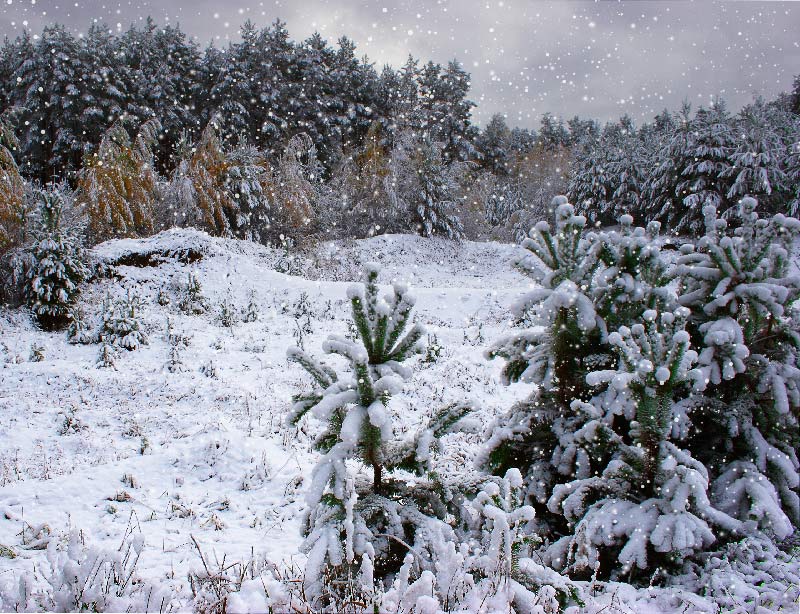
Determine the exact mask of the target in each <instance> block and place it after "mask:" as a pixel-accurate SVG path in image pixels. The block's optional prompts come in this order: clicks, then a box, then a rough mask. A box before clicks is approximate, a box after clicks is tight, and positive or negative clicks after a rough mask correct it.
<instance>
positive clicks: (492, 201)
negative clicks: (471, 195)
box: [484, 175, 525, 226]
mask: <svg viewBox="0 0 800 614" xmlns="http://www.w3.org/2000/svg"><path fill="white" fill-rule="evenodd" d="M487 180H488V182H489V185H488V186H487V188H488V194H487V195H486V200H485V203H484V219H485V220H486V222H487V223H489V224H490V225H492V226H502V225H504V224H506V223H507V222H508V220H509V219H510V218H511V216H512V215H514V213H515V212H517V211H519V210H520V209H522V208H523V207H524V206H525V204H524V202H523V200H522V195H521V194H520V191H519V187H518V186H517V185H515V183H516V182H514V181H513V180H509V179H507V178H497V177H493V176H492V175H489V177H488V178H487Z"/></svg>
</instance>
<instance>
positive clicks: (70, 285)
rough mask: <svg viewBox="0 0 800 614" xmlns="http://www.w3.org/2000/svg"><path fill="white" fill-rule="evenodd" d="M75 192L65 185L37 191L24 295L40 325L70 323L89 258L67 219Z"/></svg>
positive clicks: (51, 326) (53, 327)
mask: <svg viewBox="0 0 800 614" xmlns="http://www.w3.org/2000/svg"><path fill="white" fill-rule="evenodd" d="M71 198H72V195H71V194H70V193H69V192H68V188H66V186H63V185H62V186H51V187H48V188H45V189H42V190H37V192H36V199H37V201H38V203H37V227H36V230H35V231H34V235H33V243H32V244H31V245H30V246H29V247H28V248H27V249H26V255H27V264H26V271H25V278H26V279H25V295H26V298H27V302H28V305H29V306H30V307H31V310H32V311H33V314H34V315H35V316H36V319H37V321H38V322H39V325H40V326H41V327H42V328H44V329H45V330H57V329H60V328H63V327H64V326H66V325H67V324H69V322H70V320H71V317H72V308H73V305H74V303H75V300H76V298H77V296H78V292H79V286H80V283H81V282H82V281H83V280H84V279H86V277H87V276H88V274H89V267H88V259H87V257H86V254H85V252H84V249H83V245H82V243H81V240H80V238H79V237H78V235H77V234H76V229H75V228H74V227H69V226H68V225H67V224H66V222H65V219H64V216H65V212H66V209H67V208H68V207H69V206H70V202H69V201H70V199H71Z"/></svg>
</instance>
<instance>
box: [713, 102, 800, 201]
mask: <svg viewBox="0 0 800 614" xmlns="http://www.w3.org/2000/svg"><path fill="white" fill-rule="evenodd" d="M781 115H783V113H782V112H780V111H778V110H777V109H774V108H771V107H769V106H768V105H767V104H766V103H765V102H764V101H763V100H761V99H758V100H756V101H755V102H754V103H753V104H751V105H748V106H747V107H745V108H744V109H742V111H741V113H740V114H739V116H738V117H737V121H736V130H737V131H739V132H740V133H741V135H742V138H740V139H738V144H737V146H736V149H735V150H734V151H733V152H732V153H731V154H730V156H729V158H730V167H729V168H728V169H727V170H726V171H725V173H724V174H725V177H728V178H731V179H732V180H733V183H732V185H731V187H730V188H729V190H728V193H727V195H726V196H727V198H728V199H729V200H731V201H732V202H735V201H736V200H737V199H739V198H743V197H744V196H753V197H756V198H758V199H759V203H760V204H761V206H762V208H764V209H771V207H770V206H769V205H770V204H772V203H773V202H775V201H776V200H777V199H776V198H775V197H772V195H773V193H775V196H776V197H777V198H780V199H782V197H783V196H784V193H785V190H787V188H788V185H787V184H788V178H787V176H786V174H785V172H784V169H783V168H782V161H783V159H784V158H785V156H786V153H787V152H786V145H785V143H784V141H783V138H782V136H781V132H780V131H781V130H782V129H783V127H784V126H785V123H786V122H785V121H784V118H783V117H780V116H781Z"/></svg>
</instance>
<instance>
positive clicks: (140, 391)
mask: <svg viewBox="0 0 800 614" xmlns="http://www.w3.org/2000/svg"><path fill="white" fill-rule="evenodd" d="M518 249H519V248H517V247H514V246H510V245H502V244H496V243H469V242H466V243H462V244H460V245H456V244H453V243H449V242H447V241H439V240H431V239H421V238H419V237H410V236H399V235H390V236H384V237H377V238H373V239H369V240H364V241H357V242H351V243H348V244H346V245H342V244H324V245H321V246H319V247H318V248H317V249H316V250H314V251H312V252H307V253H304V254H303V255H301V256H298V258H297V259H296V260H295V261H293V262H290V263H288V264H287V257H286V254H285V253H283V252H281V251H280V250H271V249H267V248H263V247H260V246H257V245H254V244H252V243H246V242H239V241H232V240H223V239H215V238H211V237H209V236H208V235H205V234H203V233H199V232H195V231H191V230H182V231H170V232H166V233H162V234H161V235H157V236H156V237H153V238H150V239H147V240H141V241H133V240H125V241H113V242H109V243H106V244H102V245H100V246H98V247H97V248H96V249H95V255H96V257H97V258H98V259H99V260H100V261H101V262H104V263H112V262H128V263H130V264H128V265H124V264H123V265H118V266H115V267H113V269H111V270H109V271H108V274H107V276H104V277H101V278H98V279H96V280H94V281H93V282H91V283H89V284H86V287H85V288H84V290H83V292H82V295H81V299H80V306H81V307H82V308H83V310H84V311H85V312H86V314H87V316H88V319H89V320H90V321H93V322H94V323H95V324H97V323H98V322H99V320H100V319H101V317H102V310H103V309H104V307H103V299H104V297H105V296H106V295H107V294H108V295H111V296H112V297H114V296H120V295H122V293H123V292H125V291H126V289H127V288H132V289H135V292H136V293H138V294H139V296H140V297H141V298H142V299H143V301H144V309H143V312H142V319H143V322H144V323H145V330H146V332H147V335H148V337H149V344H148V345H146V346H144V347H142V348H140V349H138V350H136V351H132V352H126V351H122V352H121V354H120V355H119V357H118V359H117V361H116V367H117V369H116V370H113V369H105V368H98V367H97V365H96V358H97V355H98V345H96V344H94V345H71V344H69V343H68V342H67V338H66V335H65V334H64V333H57V334H50V333H45V332H42V331H40V330H38V329H36V328H35V327H34V326H33V325H32V323H31V322H30V320H29V318H28V316H27V314H24V313H23V312H20V311H11V310H6V311H2V312H0V342H1V343H0V363H2V364H0V586H3V585H5V586H6V587H8V586H10V584H11V583H12V582H16V578H18V577H19V576H20V575H21V574H22V573H23V572H26V571H27V572H33V571H35V572H36V574H35V577H36V578H38V580H37V582H41V579H42V577H43V574H45V573H46V572H47V571H48V570H49V567H48V564H47V562H46V551H45V550H44V548H45V545H46V542H47V541H48V540H52V539H62V540H63V539H66V536H67V535H68V534H69V533H70V532H71V531H74V530H79V531H82V534H83V535H84V536H85V537H86V540H87V541H90V542H92V543H94V544H97V545H99V546H101V547H103V548H106V549H109V550H116V549H118V548H119V547H120V545H121V543H122V542H123V540H124V539H125V537H126V536H127V535H128V534H130V533H131V532H133V533H134V534H138V535H141V536H142V537H143V538H144V543H145V547H144V549H143V551H142V555H141V559H140V560H139V564H138V568H137V572H138V574H139V575H140V576H142V577H143V578H144V579H146V580H151V581H153V582H155V583H157V584H159V585H161V586H169V587H171V588H172V589H174V590H175V591H176V592H177V594H179V595H182V596H183V598H185V599H186V600H187V601H186V602H185V603H188V599H190V598H191V594H190V589H189V583H188V580H187V573H188V571H190V570H192V569H197V568H200V566H201V565H202V562H201V559H200V556H199V553H198V548H197V546H196V545H195V543H194V540H196V541H197V544H198V545H199V547H200V549H201V550H202V551H203V552H204V555H205V557H206V558H207V559H210V560H212V561H213V560H214V557H216V558H217V559H218V560H220V561H221V560H222V559H223V557H225V560H226V561H229V562H230V561H247V560H251V559H253V557H266V558H268V559H269V560H271V561H273V562H278V563H281V562H284V563H287V564H291V563H292V562H296V563H299V562H302V556H301V555H298V546H299V544H300V541H301V536H300V518H301V515H302V511H303V507H304V499H303V495H304V491H305V488H306V485H307V484H306V481H307V478H308V477H309V475H310V470H311V467H312V466H313V462H314V459H315V454H316V453H315V452H313V451H312V450H311V448H310V443H311V437H312V436H313V433H308V434H307V433H305V432H303V431H297V430H295V429H291V428H287V427H286V426H285V422H284V417H285V415H286V413H287V411H288V409H289V406H290V403H291V397H292V395H293V394H295V393H297V392H299V391H301V390H303V389H305V388H306V387H307V385H308V381H307V376H306V375H305V374H304V372H302V370H301V369H300V367H299V366H297V365H295V364H289V363H287V360H286V358H285V355H286V349H287V347H289V346H291V345H294V344H297V343H298V334H299V333H298V329H299V328H300V327H302V326H304V325H305V326H308V327H310V331H311V332H308V330H306V331H305V332H304V333H303V334H302V338H303V344H304V346H305V349H307V350H310V351H312V352H314V353H318V354H319V353H321V352H320V346H321V344H322V341H323V340H324V339H325V338H326V337H327V335H328V334H329V333H331V332H337V333H340V334H343V333H344V332H345V331H346V327H347V325H348V321H349V303H347V301H346V292H345V291H346V287H347V285H348V283H349V282H351V281H357V276H358V274H359V269H360V263H363V262H367V261H377V262H379V263H381V264H383V265H384V267H385V268H384V270H383V272H382V274H381V278H380V281H381V282H382V283H390V282H392V281H394V280H403V281H408V282H410V284H411V286H412V288H413V289H414V290H415V293H416V295H417V297H418V302H417V309H416V317H417V319H418V320H419V321H421V322H423V323H425V324H426V325H427V327H428V329H429V333H430V335H431V337H430V339H431V341H434V337H435V341H434V342H435V343H438V344H439V345H441V347H442V350H441V355H440V356H439V357H438V358H437V359H436V360H435V361H433V362H425V361H424V358H425V357H424V356H423V357H420V358H419V359H416V365H415V374H414V377H413V379H412V380H411V381H410V382H408V384H407V385H406V394H403V395H399V396H397V397H395V398H394V399H393V400H392V402H391V404H390V408H391V410H392V411H394V412H396V414H397V415H398V416H401V417H402V419H401V420H398V424H400V425H401V428H403V429H407V430H409V431H410V432H412V433H413V431H414V429H415V428H416V426H417V424H418V423H419V422H420V421H421V420H422V419H423V418H424V417H426V416H427V415H429V414H430V413H431V412H433V411H434V410H435V409H436V408H438V407H441V406H442V405H444V404H447V403H450V402H453V401H462V400H469V399H472V400H475V401H477V402H478V406H479V407H480V411H479V412H478V414H477V418H478V420H483V421H484V422H485V421H487V420H489V419H490V418H491V417H492V416H493V415H494V414H495V413H496V412H498V411H500V410H502V409H504V408H507V407H508V406H509V405H510V404H511V403H513V401H514V400H515V399H518V398H521V397H523V396H525V395H526V394H528V392H529V390H526V387H525V386H522V385H521V386H514V387H510V388H509V387H504V386H502V385H500V383H499V378H498V371H499V368H500V364H499V361H496V362H495V363H494V364H493V363H488V362H487V361H486V360H485V359H484V358H483V356H482V351H483V349H484V347H485V345H486V342H487V341H488V340H491V339H493V338H494V337H496V336H497V335H498V334H499V333H500V332H501V329H502V328H503V327H504V325H505V321H506V319H507V318H508V312H507V306H508V305H509V304H510V303H511V302H512V301H513V299H514V298H515V297H516V296H517V295H518V294H519V293H520V292H521V291H523V290H524V289H525V288H526V287H527V286H528V284H529V280H528V279H527V278H525V277H524V276H522V275H521V274H519V273H517V272H516V271H514V270H513V269H512V267H511V265H510V261H511V260H512V259H513V258H514V257H515V255H518V251H517V250H518ZM190 251H191V254H192V256H193V257H189V258H187V257H186V256H187V253H189V252H190ZM151 252H154V253H162V254H163V253H166V252H169V253H170V254H172V255H173V256H174V257H172V258H167V259H165V260H163V261H161V262H160V264H159V265H158V266H139V265H141V264H142V263H143V260H146V258H142V257H141V256H138V262H135V261H137V255H141V254H148V253H151ZM197 254H201V255H202V258H200V259H199V260H196V259H195V258H196V256H197ZM192 260H193V262H190V261H192ZM153 263H155V260H151V262H150V264H153ZM133 264H136V265H137V266H133ZM276 269H277V270H276ZM281 270H291V271H300V272H302V273H303V274H304V277H299V276H292V275H288V274H285V273H282V272H279V271H281ZM189 271H193V272H195V273H196V275H197V277H198V279H199V281H200V283H201V285H202V288H203V293H204V294H205V296H206V297H207V298H208V299H209V302H210V305H211V309H210V310H209V312H208V313H207V314H204V315H197V316H190V315H186V314H184V313H182V312H181V311H180V310H179V309H178V308H177V302H178V299H179V293H180V290H179V289H180V288H181V287H182V286H183V285H185V283H186V280H187V278H188V274H189ZM160 292H161V293H162V295H163V294H166V295H168V296H169V297H170V299H171V303H170V304H169V305H166V306H165V305H161V304H159V302H158V301H157V297H158V295H159V293H160ZM251 293H253V294H252V295H253V296H254V297H255V299H256V302H257V304H258V307H259V311H260V318H259V319H258V321H256V322H252V323H242V322H240V323H238V324H236V325H235V326H233V327H232V328H226V327H224V326H222V325H221V323H220V321H219V319H218V318H217V312H218V309H219V305H220V303H221V302H222V301H223V300H224V299H226V298H227V297H230V300H231V301H232V302H233V304H235V305H236V306H237V308H238V309H244V308H245V307H246V306H247V305H248V303H249V301H250V296H251ZM306 312H307V313H308V315H307V316H306V315H305V313H306ZM168 317H169V318H171V319H172V322H173V327H174V329H176V330H178V331H182V332H184V333H185V334H187V335H189V336H190V338H191V340H190V342H189V346H188V348H187V349H186V350H185V351H184V352H183V355H182V356H183V362H184V365H185V370H184V371H183V372H178V373H171V372H169V371H168V370H167V369H166V368H165V364H166V363H167V361H168V355H169V348H170V346H169V344H168V342H167V332H166V329H167V318H168ZM34 345H38V346H41V347H43V348H44V360H43V361H41V362H33V361H31V360H30V354H31V348H32V346H34ZM209 363H213V365H214V366H215V367H216V370H217V372H218V376H217V377H208V376H207V375H205V374H204V372H203V367H204V366H207V365H209ZM479 426H480V425H476V428H475V429H473V430H474V432H473V433H471V434H469V433H467V434H464V433H460V434H458V435H452V436H450V440H449V441H448V445H447V449H446V452H445V454H444V457H443V462H445V463H446V464H447V465H448V466H450V467H452V470H453V471H458V470H462V468H463V467H465V466H469V465H470V463H471V460H472V459H471V458H470V455H471V454H472V452H471V451H474V450H477V449H478V447H479V446H477V445H464V443H465V442H464V441H463V440H464V439H468V440H472V443H475V444H477V443H479V441H480V439H481V434H480V428H479ZM45 525H46V526H45ZM11 557H14V558H11ZM26 575H28V577H33V576H31V575H30V574H26Z"/></svg>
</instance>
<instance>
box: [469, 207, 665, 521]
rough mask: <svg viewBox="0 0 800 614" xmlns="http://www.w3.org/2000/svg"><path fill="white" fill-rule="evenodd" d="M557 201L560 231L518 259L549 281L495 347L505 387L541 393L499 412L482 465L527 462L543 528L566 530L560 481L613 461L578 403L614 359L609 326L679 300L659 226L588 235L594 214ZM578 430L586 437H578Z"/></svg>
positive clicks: (539, 238) (536, 238)
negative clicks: (592, 376) (553, 503)
mask: <svg viewBox="0 0 800 614" xmlns="http://www.w3.org/2000/svg"><path fill="white" fill-rule="evenodd" d="M553 206H554V208H555V209H556V231H555V232H552V231H551V230H550V228H549V226H548V224H546V223H545V222H540V223H539V224H538V225H537V226H536V227H535V228H534V229H533V230H532V231H531V236H530V238H528V239H527V240H526V241H525V242H524V243H523V247H525V248H526V249H527V250H529V251H530V252H531V253H530V255H528V256H527V257H525V258H524V259H523V260H522V261H521V262H520V263H519V264H520V265H521V268H522V269H523V270H524V271H526V272H527V273H529V274H530V275H531V276H532V277H533V278H534V279H535V280H537V281H538V282H539V284H540V285H541V287H540V288H536V289H534V290H532V291H530V292H529V293H527V294H526V295H525V296H523V297H522V299H520V300H519V301H518V302H517V303H516V304H515V305H514V308H513V312H514V314H515V316H516V318H517V319H518V320H519V325H520V328H519V330H514V331H513V332H511V333H510V334H509V335H507V336H506V337H503V338H501V339H499V340H498V341H497V342H495V343H494V344H493V345H492V346H491V347H490V348H489V350H488V351H487V357H489V358H494V357H501V358H504V359H505V360H506V361H507V362H506V365H505V367H504V369H503V377H504V379H505V382H506V383H511V382H514V381H524V382H528V383H533V384H536V385H537V390H536V391H535V392H534V394H533V395H532V397H531V398H529V399H527V400H526V401H524V402H521V403H518V404H516V405H515V406H513V407H512V408H511V409H510V411H509V412H508V413H507V414H505V415H503V416H501V417H499V418H498V420H497V421H496V423H495V424H494V425H493V427H492V429H491V431H490V441H489V442H488V445H487V447H486V448H485V450H484V453H483V458H482V462H483V464H485V465H486V466H487V467H488V468H489V469H490V470H491V471H493V472H494V473H496V474H497V473H500V474H502V473H503V472H505V471H506V470H508V469H509V468H512V467H518V468H520V469H521V470H522V471H523V473H524V475H525V480H526V487H527V489H528V493H529V495H530V496H531V497H532V499H533V500H534V502H535V503H536V504H537V510H538V512H539V516H538V519H537V523H538V524H539V526H540V527H541V528H542V529H543V530H558V531H563V530H564V527H563V525H562V524H561V523H563V519H559V518H557V517H555V516H554V515H553V512H551V511H550V510H548V509H547V508H546V507H545V505H544V504H545V503H546V502H547V500H548V499H549V498H550V496H551V494H552V490H553V487H554V486H555V485H556V484H558V483H559V482H564V481H568V480H570V479H574V478H575V477H583V476H587V475H591V474H592V472H599V471H602V469H603V467H604V466H605V464H607V463H608V462H609V461H610V460H611V459H610V449H609V448H608V447H607V446H606V444H607V442H608V439H607V438H606V437H605V436H603V435H602V433H600V434H598V433H596V429H594V427H591V426H588V427H587V422H588V416H587V414H585V413H584V412H582V411H581V409H580V406H575V405H574V403H573V402H574V401H576V400H579V401H581V402H585V403H586V402H589V400H590V399H591V398H592V396H593V395H594V392H593V390H592V387H591V386H590V385H589V384H588V383H587V381H586V377H587V375H588V374H589V373H591V372H593V371H595V370H598V369H606V368H608V367H610V366H611V365H612V364H613V362H614V357H613V351H612V350H613V348H611V346H609V344H608V331H609V329H611V330H614V329H615V328H617V327H619V326H622V325H626V324H630V323H631V322H635V321H637V319H638V318H640V317H641V314H642V312H643V311H644V310H645V309H660V310H663V309H672V308H674V307H676V306H677V305H676V302H675V298H674V296H671V295H670V293H669V292H668V291H667V290H666V288H665V287H664V286H665V285H666V284H667V283H668V282H669V278H668V277H667V275H666V265H665V263H664V262H663V260H662V258H661V256H660V252H659V248H658V224H657V223H653V224H651V225H649V226H648V228H647V229H644V228H635V227H633V224H632V218H631V217H630V216H622V217H621V218H620V220H619V225H620V227H619V230H615V231H605V232H586V229H585V226H586V219H585V218H584V217H583V216H576V215H575V213H574V209H573V207H572V205H570V204H568V203H567V202H566V199H565V198H564V197H557V198H556V199H555V200H554V203H553ZM577 432H580V433H581V436H580V437H584V438H585V439H586V441H585V442H584V443H581V444H575V443H573V442H571V440H570V437H571V435H570V434H572V433H577ZM584 444H585V445H584Z"/></svg>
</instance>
